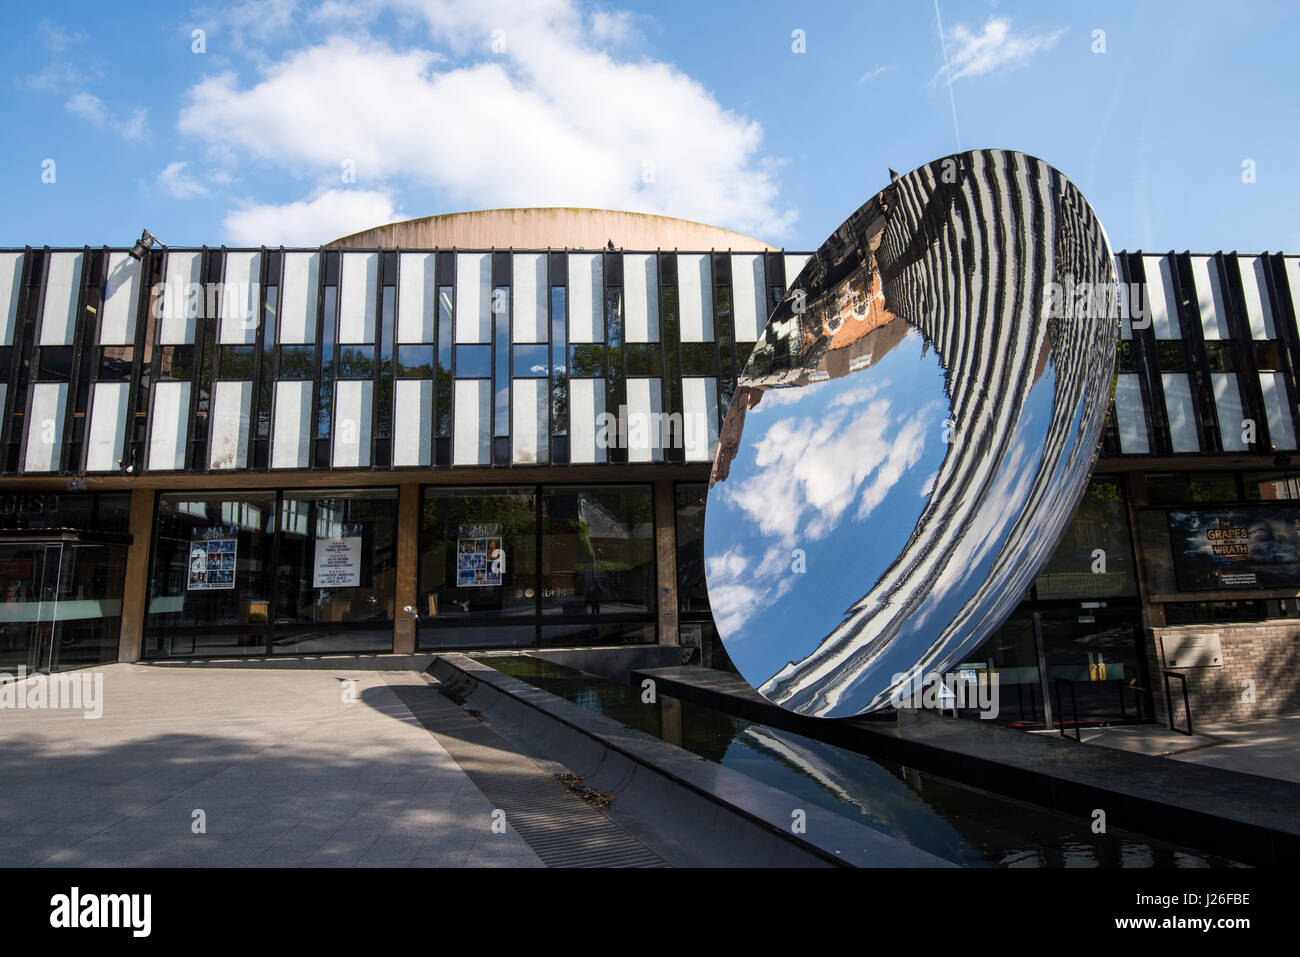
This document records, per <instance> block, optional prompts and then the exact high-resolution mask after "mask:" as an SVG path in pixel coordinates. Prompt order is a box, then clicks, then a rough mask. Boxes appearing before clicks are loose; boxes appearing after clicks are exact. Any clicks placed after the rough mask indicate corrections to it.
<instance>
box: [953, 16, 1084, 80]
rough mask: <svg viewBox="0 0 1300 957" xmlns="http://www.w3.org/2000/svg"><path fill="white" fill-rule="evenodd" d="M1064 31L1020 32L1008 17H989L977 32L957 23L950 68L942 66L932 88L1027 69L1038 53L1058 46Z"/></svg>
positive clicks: (954, 28)
mask: <svg viewBox="0 0 1300 957" xmlns="http://www.w3.org/2000/svg"><path fill="white" fill-rule="evenodd" d="M1064 32H1065V30H1064V29H1061V30H1055V31H1053V32H1051V33H1017V32H1016V31H1015V29H1014V28H1013V27H1012V26H1011V21H1010V20H1009V19H1008V18H1006V17H990V18H989V19H988V22H987V23H985V24H984V29H983V30H982V31H981V32H979V33H975V32H974V31H973V30H972V29H971V28H970V27H967V26H966V25H965V24H961V23H959V24H957V25H956V26H954V27H953V28H952V32H951V34H950V35H949V37H948V43H949V48H948V69H950V70H951V76H946V73H947V71H946V70H945V69H943V68H942V67H941V68H940V69H939V71H938V73H936V74H935V75H934V78H933V79H932V80H931V81H930V82H931V85H934V84H936V83H944V82H946V83H948V84H951V83H953V82H955V81H956V80H960V79H964V78H966V77H976V76H983V75H985V74H986V73H992V72H993V71H994V70H1002V69H1007V70H1014V69H1016V68H1018V67H1022V66H1025V65H1026V64H1027V63H1028V62H1029V60H1030V58H1031V57H1032V56H1034V54H1036V53H1041V52H1043V51H1044V50H1050V49H1051V48H1052V47H1054V46H1056V41H1057V40H1059V39H1060V38H1061V34H1063V33H1064Z"/></svg>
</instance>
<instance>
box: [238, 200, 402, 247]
mask: <svg viewBox="0 0 1300 957" xmlns="http://www.w3.org/2000/svg"><path fill="white" fill-rule="evenodd" d="M403 218H405V214H403V213H401V212H399V211H398V210H397V209H396V207H395V205H394V203H393V198H392V197H391V196H390V195H388V193H386V192H383V191H381V190H361V189H331V190H326V191H324V192H322V193H320V194H319V195H317V196H316V197H315V198H313V199H308V200H299V201H298V202H296V203H287V204H285V205H275V204H264V203H255V202H251V201H250V202H247V203H245V204H244V205H243V206H242V207H240V208H239V209H236V210H233V211H231V212H230V213H229V214H228V215H227V216H226V219H225V222H224V223H223V225H224V227H225V230H226V235H227V236H229V237H230V242H231V244H232V245H237V246H262V245H266V246H278V245H281V244H283V245H285V246H319V245H322V244H324V243H327V242H330V241H331V240H334V239H339V238H340V237H343V236H346V235H348V234H349V233H355V232H357V231H359V230H362V229H366V228H368V227H370V226H374V225H377V224H379V223H391V222H393V221H394V220H398V219H403Z"/></svg>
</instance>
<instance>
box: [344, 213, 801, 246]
mask: <svg viewBox="0 0 1300 957" xmlns="http://www.w3.org/2000/svg"><path fill="white" fill-rule="evenodd" d="M609 243H613V244H614V248H615V249H645V250H650V249H690V250H701V251H702V250H706V249H731V250H735V251H737V252H764V251H772V250H775V249H776V247H775V246H772V245H769V244H768V243H765V242H763V241H762V240H758V239H754V238H753V237H752V236H746V235H744V234H742V233H736V232H732V231H731V230H729V229H722V228H720V227H718V226H708V225H705V224H704V223H694V222H691V221H690V220H688V219H675V218H673V217H671V216H656V215H654V214H653V213H628V212H623V211H621V210H616V209H575V208H570V207H532V208H524V209H479V210H472V211H470V212H465V213H444V214H442V215H439V216H425V217H424V218H422V219H407V220H403V221H402V222H397V223H389V224H387V225H385V226H374V227H372V228H370V229H363V230H362V231H361V232H359V233H353V234H352V235H351V236H344V237H342V238H341V239H336V240H334V242H332V243H329V244H328V245H329V246H331V247H333V248H335V249H374V248H376V247H381V246H382V247H392V246H401V247H405V248H407V249H431V248H433V247H435V246H437V247H443V248H446V247H451V246H455V247H458V248H460V249H492V248H496V249H509V248H512V247H513V248H515V249H565V248H568V249H591V250H598V249H604V248H606V246H607V245H608V244H609Z"/></svg>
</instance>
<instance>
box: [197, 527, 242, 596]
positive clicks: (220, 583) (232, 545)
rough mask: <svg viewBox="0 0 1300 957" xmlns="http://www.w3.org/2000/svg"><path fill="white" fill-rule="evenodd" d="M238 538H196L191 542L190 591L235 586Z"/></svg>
mask: <svg viewBox="0 0 1300 957" xmlns="http://www.w3.org/2000/svg"><path fill="white" fill-rule="evenodd" d="M238 541H239V540H238V539H235V538H196V539H194V540H192V541H191V542H190V575H189V581H188V582H187V583H186V586H185V587H186V590H188V591H213V590H215V589H219V588H234V587H235V555H236V552H237V546H238Z"/></svg>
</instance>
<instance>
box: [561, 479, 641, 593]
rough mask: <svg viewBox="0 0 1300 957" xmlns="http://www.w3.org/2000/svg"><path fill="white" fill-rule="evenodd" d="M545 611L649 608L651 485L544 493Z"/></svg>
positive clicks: (600, 487) (594, 487)
mask: <svg viewBox="0 0 1300 957" xmlns="http://www.w3.org/2000/svg"><path fill="white" fill-rule="evenodd" d="M542 534H543V540H542V599H543V605H542V611H543V613H544V614H555V615H561V614H562V615H583V614H593V615H596V614H619V613H627V612H650V611H652V610H653V609H654V581H655V578H654V576H655V569H654V513H653V508H652V504H651V494H650V486H648V485H606V486H585V487H582V488H562V487H557V486H552V487H549V488H546V489H545V490H544V491H543V505H542Z"/></svg>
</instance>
